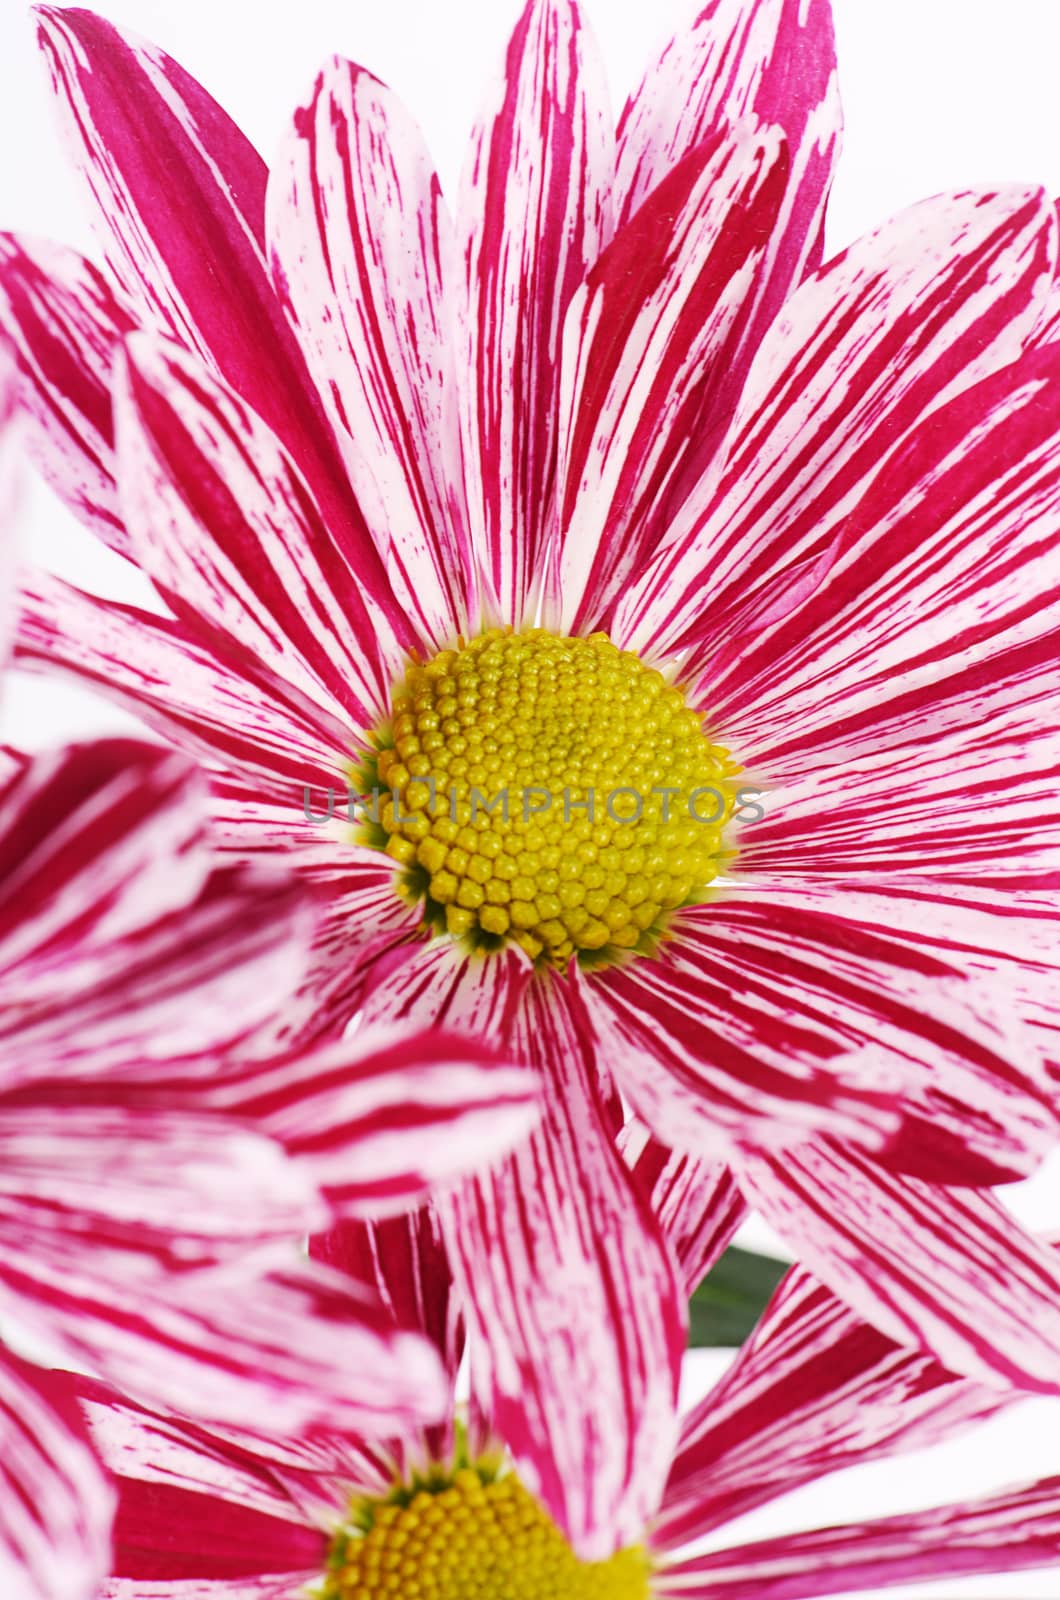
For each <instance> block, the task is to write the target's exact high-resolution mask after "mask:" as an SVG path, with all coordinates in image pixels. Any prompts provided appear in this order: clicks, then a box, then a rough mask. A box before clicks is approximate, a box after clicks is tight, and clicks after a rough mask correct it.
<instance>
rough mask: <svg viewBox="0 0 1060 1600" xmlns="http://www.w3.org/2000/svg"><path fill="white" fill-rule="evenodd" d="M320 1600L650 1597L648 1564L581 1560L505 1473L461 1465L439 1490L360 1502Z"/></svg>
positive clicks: (638, 1554)
mask: <svg viewBox="0 0 1060 1600" xmlns="http://www.w3.org/2000/svg"><path fill="white" fill-rule="evenodd" d="M329 1567H330V1570H329V1573H328V1576H327V1578H326V1579H325V1580H324V1586H323V1589H322V1590H321V1594H320V1600H384V1597H386V1596H392V1597H393V1600H487V1597H488V1600H648V1597H649V1595H650V1590H649V1587H648V1572H649V1565H648V1558H647V1556H646V1555H645V1553H644V1551H643V1550H641V1549H629V1550H620V1551H619V1553H618V1554H617V1555H614V1556H612V1557H611V1559H610V1560H609V1561H596V1562H584V1561H579V1560H578V1558H577V1556H576V1555H575V1554H574V1552H573V1550H572V1549H571V1547H570V1545H569V1544H568V1543H567V1541H566V1539H565V1538H564V1537H563V1535H562V1534H561V1533H560V1531H559V1529H558V1528H557V1527H556V1525H555V1523H554V1522H553V1521H552V1519H551V1518H550V1517H549V1516H548V1514H547V1513H546V1512H545V1511H543V1510H542V1508H541V1507H540V1506H539V1505H538V1503H537V1501H536V1500H535V1499H534V1498H533V1496H532V1495H531V1494H530V1493H528V1491H527V1490H526V1489H524V1488H523V1486H522V1484H521V1483H520V1482H519V1479H518V1478H517V1477H515V1476H514V1475H512V1474H508V1475H506V1476H502V1477H497V1476H494V1475H492V1474H491V1473H490V1472H489V1471H488V1470H486V1469H483V1468H474V1467H465V1468H462V1469H461V1470H460V1471H458V1472H456V1473H454V1474H453V1476H452V1478H451V1479H449V1480H448V1481H447V1482H446V1483H445V1484H444V1486H443V1485H441V1484H439V1485H436V1486H435V1487H434V1488H433V1489H429V1488H420V1489H415V1488H413V1489H400V1490H397V1491H396V1492H395V1494H394V1495H393V1496H392V1497H391V1499H390V1500H388V1501H385V1502H378V1501H376V1502H372V1501H358V1502H356V1503H355V1505H354V1506H353V1507H352V1508H351V1516H350V1521H349V1522H348V1523H347V1524H346V1525H345V1526H344V1527H343V1528H341V1529H340V1531H339V1532H338V1533H337V1534H336V1535H335V1538H334V1540H333V1542H332V1548H331V1559H330V1562H329Z"/></svg>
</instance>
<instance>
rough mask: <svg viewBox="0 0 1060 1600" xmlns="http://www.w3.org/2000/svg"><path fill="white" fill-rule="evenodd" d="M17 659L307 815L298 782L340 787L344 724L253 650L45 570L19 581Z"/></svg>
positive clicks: (347, 752) (347, 742) (256, 792)
mask: <svg viewBox="0 0 1060 1600" xmlns="http://www.w3.org/2000/svg"><path fill="white" fill-rule="evenodd" d="M16 659H17V661H18V664H19V665H20V666H27V667H37V668H41V667H47V668H48V669H50V670H56V669H58V670H59V671H60V672H63V673H68V674H72V675H73V676H74V677H76V678H77V679H79V680H82V681H86V682H88V683H89V684H91V686H92V687H93V688H95V689H99V690H100V691H101V692H102V693H103V694H105V695H107V696H108V697H109V698H110V699H113V700H115V701H117V703H118V704H119V705H120V706H122V707H123V708H124V709H125V710H127V711H130V712H132V714H133V715H134V716H136V717H139V718H140V719H141V721H143V722H144V723H146V724H147V726H148V727H149V728H151V729H152V730H153V731H154V732H156V733H158V734H159V735H160V736H161V737H162V738H164V739H165V740H167V742H169V743H170V744H174V745H176V746H177V748H178V749H182V750H184V751H186V752H187V754H188V755H190V756H193V757H195V758H197V759H198V760H200V761H202V762H203V763H204V764H205V765H206V766H208V767H222V768H227V769H229V770H230V771H232V772H235V773H238V774H239V776H240V778H241V779H242V780H243V783H244V786H245V789H246V792H247V794H248V796H250V797H251V798H257V797H259V796H260V795H261V794H263V793H264V794H266V795H268V796H269V797H270V798H274V799H276V800H278V801H280V802H281V803H283V804H287V805H289V806H290V807H291V809H292V811H293V812H294V813H295V815H296V816H297V815H301V814H302V805H303V789H304V787H305V786H306V785H310V786H312V787H313V788H315V789H320V788H321V787H323V788H324V789H325V790H326V788H327V786H328V785H329V784H332V785H336V784H338V785H342V786H343V787H344V786H345V782H346V774H345V772H344V771H343V764H344V760H346V759H349V758H352V756H353V755H354V753H355V751H354V746H353V741H352V739H351V738H350V733H349V729H348V728H347V727H346V726H344V724H343V723H342V722H340V721H339V720H338V719H337V718H336V717H333V716H329V715H328V714H327V713H326V712H325V711H324V710H323V709H322V708H321V707H320V706H319V705H318V704H315V703H314V702H311V701H308V700H306V699H305V697H304V696H301V695H299V694H297V693H296V692H295V691H294V690H293V689H290V690H289V689H288V688H287V687H286V686H285V685H283V684H282V683H280V682H279V680H278V679H276V678H275V677H274V676H273V675H272V674H271V673H268V672H267V671H266V670H265V669H264V668H263V667H262V666H260V665H259V664H256V663H255V662H254V661H253V659H252V658H247V657H246V656H245V655H244V656H240V654H239V653H232V652H226V654H225V655H224V656H222V655H220V654H218V653H215V652H214V651H213V650H211V648H210V644H209V641H208V640H207V639H205V638H204V637H203V636H202V635H201V634H200V635H197V634H194V633H192V632H191V631H190V630H189V629H188V628H186V627H184V626H183V625H182V624H180V623H178V622H175V621H172V620H170V619H169V618H166V617H158V616H155V615H154V614H153V613H151V612H148V611H144V610H142V609H141V608H139V607H137V606H127V605H121V604H118V603H117V602H115V601H111V600H99V599H97V598H96V597H95V596H93V595H89V594H85V593H83V591H81V590H80V589H75V588H74V587H73V586H72V585H71V584H67V583H63V582H62V580H61V579H58V578H53V577H51V576H49V574H47V573H36V574H34V576H33V577H32V578H31V579H28V580H27V581H25V582H24V583H23V587H22V592H21V596H20V614H19V625H18V634H17V638H16Z"/></svg>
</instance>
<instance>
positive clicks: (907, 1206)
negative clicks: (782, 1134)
mask: <svg viewBox="0 0 1060 1600" xmlns="http://www.w3.org/2000/svg"><path fill="white" fill-rule="evenodd" d="M735 1164H736V1168H737V1173H738V1177H739V1182H740V1187H741V1189H742V1190H743V1191H744V1193H745V1195H746V1196H747V1201H748V1204H749V1205H751V1206H752V1207H753V1208H754V1209H755V1210H757V1211H760V1212H761V1214H762V1216H763V1217H764V1218H765V1219H766V1220H767V1221H768V1222H769V1223H770V1224H771V1226H772V1227H774V1228H775V1229H776V1230H777V1232H778V1233H779V1234H780V1235H781V1237H782V1238H784V1239H785V1240H786V1242H787V1243H788V1244H789V1245H790V1247H791V1248H792V1250H793V1251H794V1252H795V1254H796V1255H797V1256H798V1258H799V1260H800V1261H803V1262H804V1263H805V1264H806V1266H807V1267H808V1268H809V1269H810V1270H811V1271H812V1272H814V1273H815V1274H816V1275H817V1277H818V1278H820V1279H821V1280H822V1281H823V1282H824V1283H826V1284H828V1285H829V1287H830V1288H831V1289H833V1290H834V1291H835V1293H836V1294H838V1295H839V1296H840V1297H841V1298H842V1299H844V1300H846V1301H847V1302H848V1303H849V1304H850V1305H851V1306H852V1307H853V1308H854V1310H855V1311H857V1312H859V1313H860V1314H861V1315H862V1316H863V1317H865V1319H866V1320H867V1321H869V1322H871V1323H872V1324H873V1326H875V1327H877V1328H879V1329H880V1331H881V1332H882V1333H884V1334H886V1335H887V1337H888V1338H891V1339H894V1340H896V1341H897V1342H898V1343H901V1344H906V1345H915V1346H918V1347H919V1348H921V1349H926V1350H930V1351H931V1352H932V1353H933V1354H934V1355H935V1356H937V1357H938V1359H939V1360H940V1361H942V1362H943V1363H944V1364H945V1365H946V1366H947V1367H948V1368H950V1369H951V1370H952V1371H953V1372H958V1373H964V1374H967V1375H968V1376H970V1377H973V1378H976V1379H977V1380H979V1381H981V1382H984V1383H986V1384H991V1385H993V1386H995V1387H997V1386H998V1385H999V1383H1002V1384H1007V1385H1013V1384H1015V1385H1016V1386H1018V1387H1022V1388H1023V1389H1030V1390H1036V1391H1039V1392H1041V1393H1043V1394H1055V1393H1057V1392H1060V1363H1058V1361H1057V1350H1058V1349H1060V1262H1058V1260H1057V1256H1056V1253H1055V1251H1052V1250H1050V1249H1049V1248H1048V1247H1047V1246H1046V1245H1045V1244H1044V1243H1042V1242H1040V1241H1039V1240H1037V1239H1035V1238H1032V1237H1031V1235H1029V1234H1027V1233H1026V1232H1024V1230H1023V1229H1022V1228H1021V1227H1020V1226H1019V1224H1018V1223H1017V1222H1016V1221H1015V1220H1014V1219H1013V1217H1012V1216H1011V1215H1010V1214H1009V1213H1008V1212H1007V1211H1006V1210H1005V1209H1004V1207H1003V1206H1002V1205H1001V1204H1000V1203H999V1202H998V1201H997V1200H996V1199H994V1197H993V1196H992V1195H990V1194H988V1193H987V1192H985V1191H983V1190H977V1189H955V1188H950V1189H940V1188H939V1187H938V1186H937V1185H933V1184H924V1183H919V1182H917V1181H916V1180H915V1179H913V1178H903V1177H897V1176H894V1175H892V1174H890V1173H887V1172H884V1171H882V1170H881V1169H880V1168H879V1167H878V1166H876V1165H874V1164H873V1163H871V1162H869V1161H867V1160H866V1159H865V1158H863V1157H862V1156H860V1155H859V1154H858V1153H857V1152H855V1151H853V1150H849V1149H847V1150H840V1149H839V1148H838V1147H836V1146H832V1145H827V1144H823V1143H822V1144H820V1145H813V1146H809V1145H803V1146H801V1147H799V1148H798V1149H794V1148H793V1149H791V1150H789V1151H787V1152H785V1154H784V1156H783V1158H779V1157H778V1158H776V1159H774V1158H770V1157H762V1156H757V1155H750V1154H743V1155H741V1156H740V1157H739V1158H738V1161H737V1162H736V1163H735Z"/></svg>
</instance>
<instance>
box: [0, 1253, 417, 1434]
mask: <svg viewBox="0 0 1060 1600" xmlns="http://www.w3.org/2000/svg"><path fill="white" fill-rule="evenodd" d="M288 1256H289V1259H288ZM269 1259H270V1260H271V1261H273V1262H274V1264H273V1265H272V1266H271V1268H269V1269H268V1270H263V1268H262V1264H261V1263H260V1262H258V1263H256V1262H255V1261H253V1260H250V1259H247V1258H244V1259H243V1260H242V1261H237V1262H234V1263H231V1264H225V1265H223V1266H220V1267H214V1268H211V1269H208V1270H205V1271H198V1272H190V1273H185V1274H177V1273H172V1274H170V1275H168V1276H167V1277H165V1278H163V1279H161V1280H154V1279H152V1278H151V1277H149V1276H146V1275H145V1274H143V1273H140V1274H133V1273H128V1274H125V1275H123V1276H122V1277H118V1276H117V1275H115V1274H114V1273H113V1272H108V1271H107V1270H106V1265H105V1263H102V1264H101V1263H100V1262H99V1261H98V1260H96V1259H94V1258H93V1256H92V1255H91V1254H90V1253H89V1252H86V1251H85V1250H83V1249H81V1248H80V1247H73V1248H71V1249H70V1250H69V1251H67V1253H66V1257H65V1259H64V1258H63V1257H62V1256H61V1254H60V1252H59V1250H58V1248H57V1247H56V1248H54V1249H52V1250H51V1251H49V1253H48V1255H47V1256H46V1257H43V1258H42V1257H38V1256H33V1255H19V1256H12V1255H10V1254H9V1253H8V1252H4V1253H3V1254H0V1312H2V1314H3V1315H4V1316H10V1317H11V1318H12V1319H14V1318H15V1317H17V1319H18V1323H19V1326H20V1327H23V1328H25V1329H26V1330H27V1331H28V1332H29V1333H30V1334H31V1335H32V1336H34V1337H36V1338H39V1339H42V1340H45V1341H46V1342H47V1343H46V1347H47V1348H48V1349H51V1350H57V1351H58V1352H59V1353H60V1355H61V1356H62V1358H63V1359H64V1360H67V1361H69V1362H70V1363H71V1364H72V1365H74V1366H77V1367H80V1368H82V1369H85V1368H88V1369H89V1370H92V1371H95V1372H98V1373H99V1374H100V1375H101V1376H102V1377H104V1378H106V1379H109V1380H113V1381H116V1382H120V1383H121V1384H123V1385H124V1386H125V1387H126V1389H127V1390H128V1391H129V1392H130V1393H131V1394H133V1395H135V1396H136V1397H137V1398H138V1399H140V1400H142V1401H143V1402H144V1403H145V1404H147V1405H154V1406H159V1407H162V1408H164V1409H167V1410H170V1409H171V1410H173V1411H176V1412H178V1413H182V1414H184V1415H185V1416H190V1417H196V1418H203V1419H208V1420H212V1421H216V1422H219V1423H225V1424H230V1425H232V1426H234V1427H236V1428H244V1429H246V1428H248V1426H250V1427H253V1426H255V1425H256V1422H257V1419H267V1428H268V1430H269V1431H274V1432H276V1433H277V1434H280V1435H283V1434H288V1433H289V1434H292V1435H298V1434H301V1433H305V1432H313V1431H316V1430H320V1429H325V1428H327V1429H333V1430H335V1431H337V1432H342V1431H343V1430H344V1429H349V1430H350V1431H352V1432H354V1433H362V1432H363V1433H365V1434H367V1435H369V1436H372V1437H381V1438H387V1437H389V1436H390V1435H392V1434H394V1433H400V1432H401V1431H403V1430H404V1429H405V1428H414V1427H418V1426H420V1425H422V1424H424V1423H429V1422H433V1421H435V1420H436V1419H437V1418H438V1417H440V1416H441V1415H442V1413H443V1410H444V1407H445V1405H446V1401H447V1385H446V1381H445V1374H444V1372H443V1370H442V1366H441V1363H440V1361H439V1360H438V1357H437V1355H436V1353H435V1352H434V1350H432V1349H431V1347H430V1346H429V1345H428V1344H427V1342H426V1341H425V1340H422V1339H420V1338H418V1337H417V1336H415V1335H413V1334H409V1333H404V1332H401V1331H395V1330H394V1328H393V1327H392V1325H391V1324H390V1322H389V1320H388V1319H387V1317H386V1315H385V1313H384V1312H383V1310H382V1308H381V1307H380V1306H379V1305H378V1304H377V1302H376V1301H375V1300H374V1297H371V1296H369V1295H368V1294H367V1292H366V1291H364V1290H358V1289H357V1286H356V1285H354V1284H352V1283H351V1282H350V1281H349V1280H348V1279H346V1278H343V1277H341V1276H340V1275H339V1274H338V1273H334V1272H332V1271H330V1270H329V1269H327V1268H325V1267H323V1266H321V1265H319V1264H318V1263H313V1262H303V1261H301V1260H300V1259H299V1258H298V1257H297V1256H296V1254H295V1253H294V1250H293V1249H291V1248H290V1247H285V1248H284V1249H283V1251H282V1255H281V1253H280V1252H278V1251H274V1252H273V1253H272V1255H271V1256H270V1258H269ZM265 1265H266V1266H268V1263H266V1264H265Z"/></svg>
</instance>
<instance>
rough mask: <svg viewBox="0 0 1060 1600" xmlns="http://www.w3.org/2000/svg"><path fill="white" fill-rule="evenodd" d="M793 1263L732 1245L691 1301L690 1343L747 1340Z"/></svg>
mask: <svg viewBox="0 0 1060 1600" xmlns="http://www.w3.org/2000/svg"><path fill="white" fill-rule="evenodd" d="M790 1265H791V1263H790V1261H778V1260H777V1259H776V1257H775V1256H760V1255H757V1254H756V1253H755V1252H754V1251H753V1250H740V1249H739V1248H738V1247H737V1246H736V1245H731V1246H730V1247H729V1249H728V1250H726V1252H725V1254H724V1255H723V1256H722V1257H721V1259H720V1260H719V1261H718V1262H717V1263H716V1265H715V1266H714V1267H713V1268H712V1269H711V1271H710V1272H709V1273H708V1274H707V1276H706V1277H705V1278H704V1280H703V1282H702V1283H701V1284H700V1286H699V1288H698V1289H697V1290H696V1292H695V1294H694V1295H693V1296H692V1298H691V1300H690V1301H689V1304H688V1342H689V1344H690V1345H692V1346H699V1345H715V1344H743V1342H744V1340H745V1339H746V1338H747V1335H748V1334H749V1333H750V1331H751V1329H752V1328H753V1327H754V1325H755V1323H756V1322H757V1321H758V1319H759V1317H760V1316H761V1315H762V1312H763V1311H764V1310H765V1308H766V1303H767V1302H768V1300H769V1299H770V1297H771V1295H772V1293H773V1290H774V1289H775V1288H776V1286H777V1284H778V1283H779V1282H780V1280H781V1278H782V1277H783V1276H784V1274H785V1272H787V1270H788V1268H789V1266H790Z"/></svg>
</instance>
